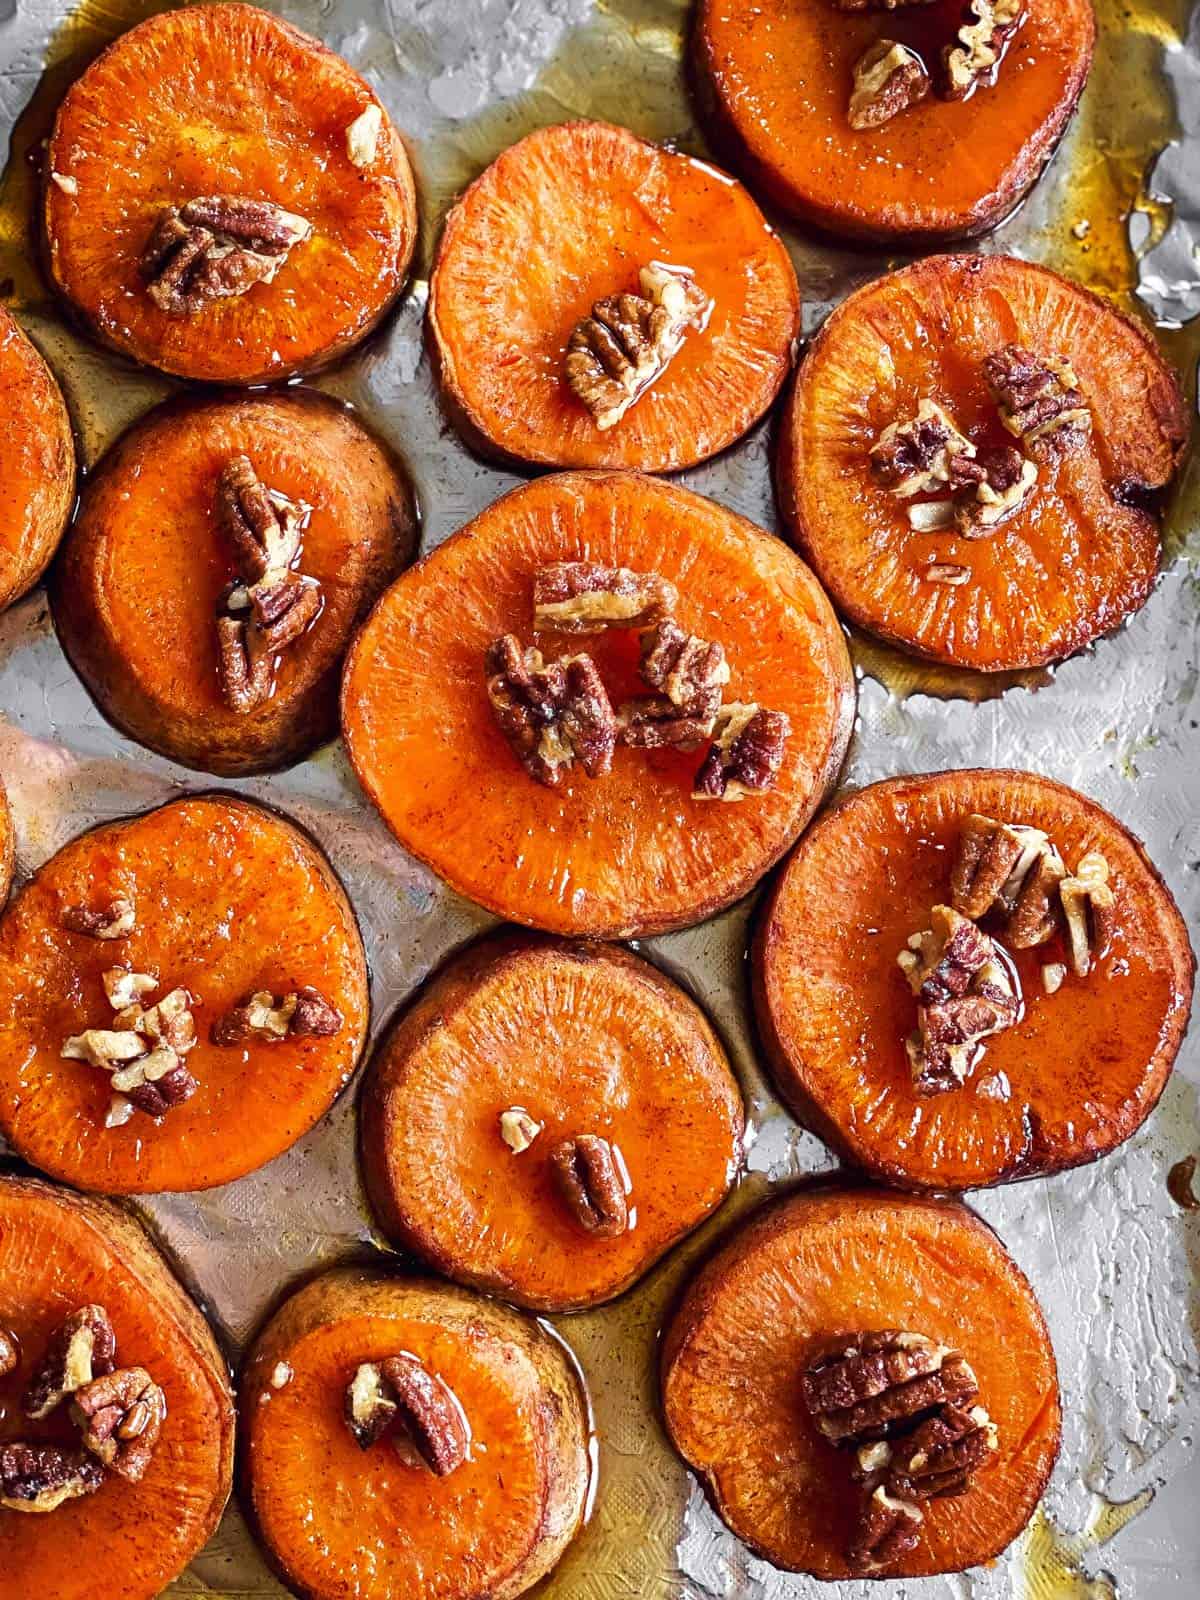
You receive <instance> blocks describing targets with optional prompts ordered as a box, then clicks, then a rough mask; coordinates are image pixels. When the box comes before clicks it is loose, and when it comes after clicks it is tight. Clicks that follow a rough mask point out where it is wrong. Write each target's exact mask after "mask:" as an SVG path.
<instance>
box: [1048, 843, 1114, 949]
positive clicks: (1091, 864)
mask: <svg viewBox="0 0 1200 1600" xmlns="http://www.w3.org/2000/svg"><path fill="white" fill-rule="evenodd" d="M1059 894H1060V896H1061V899H1062V908H1063V912H1064V914H1065V915H1066V919H1067V944H1068V948H1069V955H1070V961H1071V971H1072V972H1074V973H1075V975H1076V977H1079V978H1086V977H1087V975H1088V973H1089V972H1090V971H1091V968H1092V962H1093V961H1094V960H1095V959H1096V958H1097V957H1099V956H1101V955H1103V954H1104V951H1105V950H1106V949H1107V948H1108V943H1109V940H1110V939H1111V938H1112V935H1113V929H1114V927H1115V924H1116V917H1115V910H1116V904H1117V897H1116V895H1115V894H1114V893H1113V891H1112V889H1111V888H1110V887H1109V882H1108V862H1107V861H1106V860H1105V859H1104V857H1103V856H1102V855H1101V854H1100V852H1099V851H1098V850H1092V851H1089V853H1088V854H1087V855H1085V856H1084V858H1083V860H1082V861H1080V863H1079V865H1078V866H1077V867H1076V868H1075V875H1074V876H1073V877H1070V878H1064V879H1063V880H1062V882H1061V884H1060V885H1059Z"/></svg>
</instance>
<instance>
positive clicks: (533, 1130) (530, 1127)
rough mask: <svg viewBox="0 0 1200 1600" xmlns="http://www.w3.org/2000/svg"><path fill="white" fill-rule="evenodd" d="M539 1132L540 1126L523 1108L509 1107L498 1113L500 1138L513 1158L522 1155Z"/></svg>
mask: <svg viewBox="0 0 1200 1600" xmlns="http://www.w3.org/2000/svg"><path fill="white" fill-rule="evenodd" d="M541 1131H542V1124H541V1123H540V1122H535V1121H534V1119H533V1118H532V1117H531V1116H530V1115H529V1113H528V1111H526V1109H525V1107H524V1106H509V1108H508V1110H507V1111H502V1112H501V1113H500V1137H501V1138H502V1139H503V1140H504V1142H505V1144H506V1145H507V1146H508V1148H509V1149H510V1150H511V1151H512V1153H513V1155H515V1156H519V1155H523V1154H524V1153H525V1151H526V1150H528V1149H529V1147H530V1145H532V1143H533V1141H534V1140H535V1139H536V1138H537V1136H538V1134H539V1133H541Z"/></svg>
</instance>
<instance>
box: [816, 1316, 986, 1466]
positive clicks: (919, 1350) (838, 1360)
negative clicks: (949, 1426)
mask: <svg viewBox="0 0 1200 1600" xmlns="http://www.w3.org/2000/svg"><path fill="white" fill-rule="evenodd" d="M801 1386H802V1390H803V1395H804V1402H805V1405H806V1406H807V1407H808V1411H809V1415H810V1416H811V1417H812V1419H813V1421H814V1422H815V1423H816V1425H817V1427H818V1428H819V1429H820V1431H821V1433H822V1434H823V1435H824V1437H825V1438H826V1439H828V1440H829V1441H830V1442H831V1443H833V1444H860V1443H862V1442H864V1441H866V1440H871V1439H884V1438H887V1437H888V1436H889V1434H891V1433H892V1432H894V1431H897V1430H898V1429H900V1428H903V1427H906V1426H909V1425H911V1424H912V1423H913V1422H915V1421H916V1420H919V1419H921V1418H923V1417H924V1415H925V1414H926V1413H927V1412H930V1411H932V1410H934V1409H935V1408H936V1407H938V1406H941V1405H945V1404H947V1403H952V1404H963V1403H967V1404H969V1403H970V1402H972V1401H973V1400H974V1399H975V1397H976V1395H977V1394H978V1393H979V1385H978V1383H977V1382H976V1379H975V1373H974V1372H973V1370H972V1368H971V1366H970V1364H969V1363H968V1362H967V1360H966V1358H965V1357H964V1356H963V1355H962V1354H961V1353H960V1352H959V1351H957V1350H952V1349H950V1348H949V1347H948V1346H947V1345H942V1344H936V1343H935V1342H934V1341H933V1340H932V1339H927V1338H926V1337H925V1335H924V1334H920V1333H912V1332H906V1331H903V1330H901V1329H896V1328H883V1329H881V1330H879V1331H878V1332H875V1333H864V1334H860V1335H857V1336H847V1337H845V1338H843V1339H840V1340H837V1341H835V1342H834V1343H833V1344H832V1345H831V1346H830V1347H829V1348H828V1349H826V1351H825V1352H824V1353H823V1354H822V1355H821V1356H819V1357H818V1359H817V1360H816V1361H814V1362H813V1363H812V1364H811V1365H810V1366H809V1367H808V1369H807V1370H806V1371H805V1373H804V1375H803V1377H802V1379H801Z"/></svg>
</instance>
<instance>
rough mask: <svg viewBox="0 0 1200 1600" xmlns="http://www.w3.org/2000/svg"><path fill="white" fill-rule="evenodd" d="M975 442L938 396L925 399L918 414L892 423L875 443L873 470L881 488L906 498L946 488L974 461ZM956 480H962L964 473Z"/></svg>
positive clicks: (872, 451)
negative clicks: (965, 463) (963, 462)
mask: <svg viewBox="0 0 1200 1600" xmlns="http://www.w3.org/2000/svg"><path fill="white" fill-rule="evenodd" d="M974 458H975V446H974V445H973V444H972V443H971V441H970V440H969V439H968V438H967V437H966V435H965V434H962V433H960V432H959V431H958V429H957V428H956V427H955V426H954V424H953V422H951V420H950V418H949V417H948V416H947V415H946V413H945V412H944V411H943V410H942V408H941V406H939V405H938V404H937V402H936V401H935V400H922V401H921V402H920V404H919V405H918V406H917V414H916V416H915V417H910V418H908V419H907V420H906V421H896V422H892V423H889V424H888V426H887V427H886V428H885V429H884V430H883V432H882V433H881V434H880V435H879V438H878V439H877V440H876V441H875V443H874V444H873V445H872V447H871V452H870V461H871V474H872V476H873V477H874V479H875V481H876V483H878V484H879V485H880V487H881V488H884V489H888V490H890V491H891V493H892V494H894V495H897V496H899V498H900V499H902V500H911V499H912V497H913V495H916V494H935V493H936V492H937V491H938V490H940V489H944V488H945V487H946V486H947V485H948V484H950V482H951V481H952V479H955V475H956V473H959V474H961V467H960V466H956V463H957V462H960V461H961V460H962V459H965V460H967V461H973V460H974ZM956 481H960V482H961V477H959V478H958V479H957V480H956Z"/></svg>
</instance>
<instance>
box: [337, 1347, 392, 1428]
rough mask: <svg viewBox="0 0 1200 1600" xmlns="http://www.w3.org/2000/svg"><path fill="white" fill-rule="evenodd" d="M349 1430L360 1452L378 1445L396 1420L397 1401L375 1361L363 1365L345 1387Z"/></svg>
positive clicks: (365, 1362)
mask: <svg viewBox="0 0 1200 1600" xmlns="http://www.w3.org/2000/svg"><path fill="white" fill-rule="evenodd" d="M345 1414H346V1426H347V1427H348V1428H349V1429H350V1432H351V1433H352V1434H353V1435H354V1441H355V1443H356V1444H357V1445H358V1448H359V1449H360V1450H369V1449H370V1448H371V1446H372V1445H374V1444H377V1443H378V1442H379V1440H380V1439H382V1438H383V1436H384V1434H385V1433H386V1432H387V1430H388V1429H389V1428H390V1427H391V1425H392V1423H393V1422H394V1421H395V1419H396V1397H395V1395H394V1394H393V1393H392V1388H391V1385H390V1384H389V1383H385V1381H384V1377H383V1373H382V1372H381V1371H380V1370H379V1367H378V1365H377V1364H376V1363H375V1362H374V1361H364V1362H362V1364H361V1365H360V1366H359V1367H358V1368H357V1370H356V1371H355V1374H354V1376H353V1377H352V1378H351V1380H350V1382H349V1383H348V1384H347V1385H346V1401H345Z"/></svg>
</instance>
